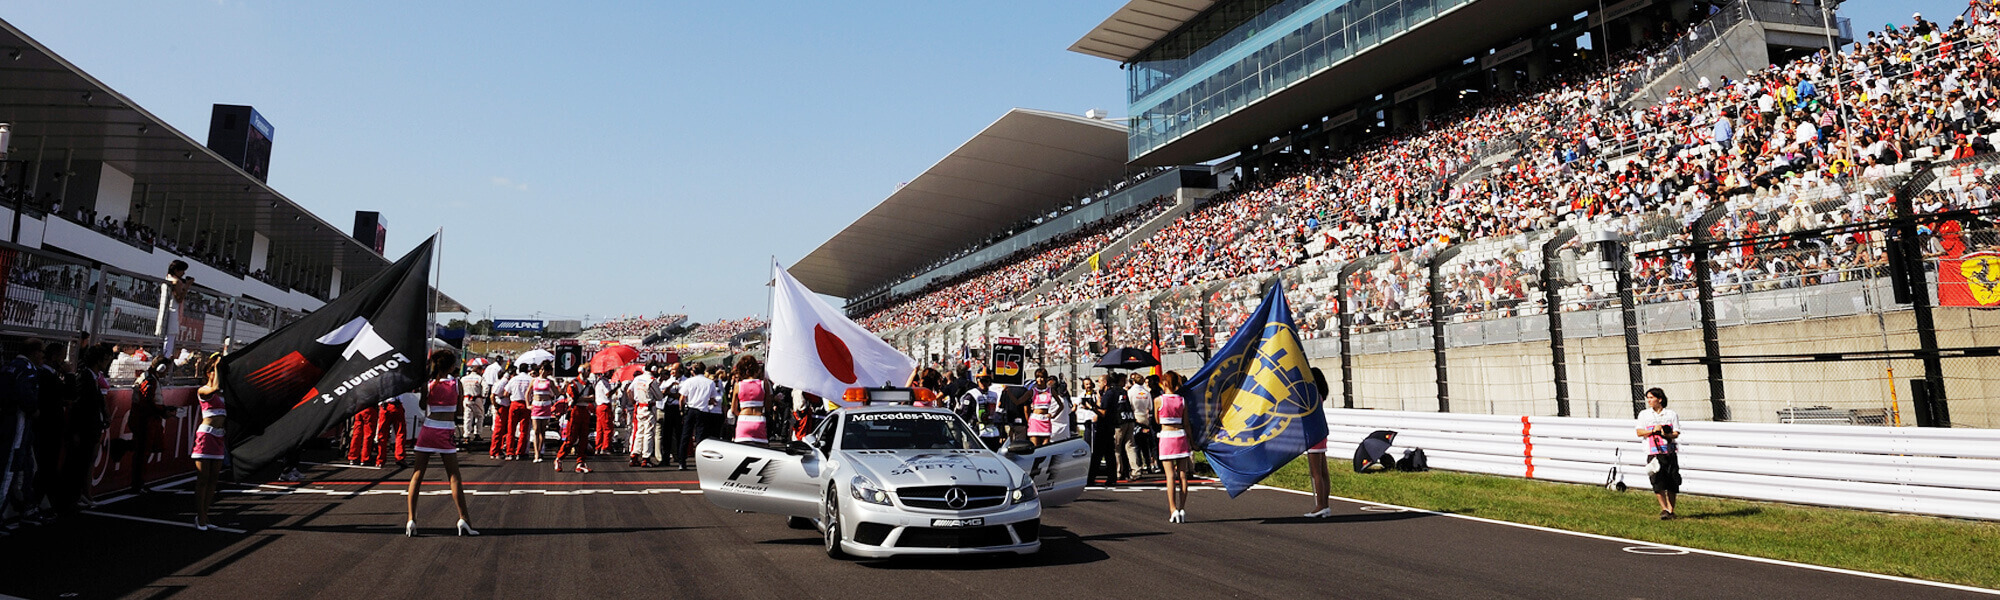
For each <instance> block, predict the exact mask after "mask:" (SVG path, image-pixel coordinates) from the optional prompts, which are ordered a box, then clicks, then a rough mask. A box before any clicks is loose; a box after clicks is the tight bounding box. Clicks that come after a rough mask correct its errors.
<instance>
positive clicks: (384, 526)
mask: <svg viewBox="0 0 2000 600" xmlns="http://www.w3.org/2000/svg"><path fill="white" fill-rule="evenodd" d="M710 527H711V526H708V525H695V526H687V527H491V526H487V527H480V528H479V537H509V536H525V535H592V534H611V533H647V532H657V531H680V530H687V529H709V528H710ZM286 531H298V532H309V533H358V534H367V535H388V536H396V537H401V536H402V535H403V526H402V525H400V524H391V523H379V524H378V523H367V524H356V525H293V526H288V527H271V528H267V529H258V530H253V531H252V532H253V533H259V532H286ZM457 535H458V534H457V533H456V532H454V531H453V530H452V529H451V527H450V526H442V527H440V526H431V527H419V528H418V529H417V537H457ZM813 543H815V544H817V543H819V542H818V540H814V542H813Z"/></svg>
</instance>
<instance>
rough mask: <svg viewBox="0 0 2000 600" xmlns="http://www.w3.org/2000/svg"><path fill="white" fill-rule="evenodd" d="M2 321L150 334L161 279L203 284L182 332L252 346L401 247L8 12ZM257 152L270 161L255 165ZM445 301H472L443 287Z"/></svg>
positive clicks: (26, 327)
mask: <svg viewBox="0 0 2000 600" xmlns="http://www.w3.org/2000/svg"><path fill="white" fill-rule="evenodd" d="M0 47H5V48H7V49H8V50H9V56H10V57H11V58H10V60H5V61H0V91H4V92H5V93H4V95H0V131H4V132H5V133H4V134H0V141H4V142H5V145H6V147H5V148H0V238H4V239H0V265H4V266H5V269H4V272H0V275H4V276H5V277H6V290H5V293H6V310H5V311H4V318H0V334H5V335H9V336H50V337H54V338H56V339H70V338H73V337H74V336H75V335H76V333H77V332H79V331H84V332H89V333H92V334H93V335H94V336H95V339H97V340H100V341H112V342H120V343H134V344H150V343H156V342H158V341H159V340H158V338H157V337H155V336H154V335H153V325H154V320H155V316H154V315H155V308H156V305H157V303H158V298H157V291H156V290H157V286H158V284H159V281H160V280H159V279H158V277H159V276H160V275H162V274H164V273H165V272H166V269H167V265H168V264H169V263H170V262H172V261H174V260H177V259H178V260H185V261H187V262H188V263H189V265H190V267H189V269H188V274H189V275H190V276H193V277H194V279H195V281H196V282H197V284H198V285H197V286H196V288H195V289H194V290H193V291H192V292H191V298H190V299H189V301H188V304H189V306H190V307H191V308H194V309H196V310H194V311H190V312H188V313H185V314H184V317H183V322H182V328H181V331H182V334H183V340H182V341H181V346H182V347H186V348H194V349H200V350H219V349H222V347H223V346H224V343H225V341H231V342H234V343H236V344H238V345H240V344H242V343H246V342H249V341H253V340H255V339H257V338H258V337H261V336H263V335H264V334H265V333H267V332H269V331H270V330H272V329H274V328H276V327H279V326H282V325H284V324H286V323H289V322H291V321H292V320H295V319H297V318H298V316H299V315H301V314H303V313H305V312H308V311H311V310H313V309H316V308H318V307H320V306H321V305H324V304H325V303H326V302H327V301H330V300H332V299H334V298H337V297H339V296H340V294H341V293H342V292H343V291H345V290H347V289H350V288H352V287H353V286H355V285H358V284H360V283H361V282H363V281H365V280H367V279H368V278H369V277H371V276H373V275H374V274H376V273H378V272H380V271H381V270H383V269H384V268H387V267H388V266H389V264H390V263H391V258H393V257H386V258H385V257H384V256H382V255H381V253H380V251H379V250H378V249H377V247H375V246H371V245H369V244H364V243H363V242H361V241H360V240H357V239H355V238H354V237H353V236H351V235H349V234H347V233H344V232H343V228H341V227H336V226H334V225H333V224H331V223H329V222H327V221H326V220H325V219H323V218H321V217H320V216H319V215H317V214H314V213H313V212H312V211H311V210H308V209H307V208H305V207H304V206H301V205H299V204H298V203H296V202H293V201H292V200H291V199H290V198H287V197H286V196H285V195H284V194H282V193H279V192H278V191H277V190H274V189H272V188H271V187H270V186H269V185H267V184H265V182H264V179H263V177H262V173H263V171H262V169H263V167H262V165H261V164H255V163H246V162H243V161H240V160H239V161H232V160H230V159H227V158H224V156H223V155H222V154H221V153H219V152H218V151H216V150H212V149H210V148H209V147H207V146H205V145H204V144H203V143H201V142H198V141H196V140H195V139H194V138H192V137H190V136H188V135H187V134H186V133H183V132H182V131H180V130H179V129H176V128H174V127H173V126H171V125H169V124H167V123H166V122H164V121H162V120H160V118H159V117H157V116H155V115H153V114H152V113H151V112H148V111H147V110H146V109H144V108H141V107H140V106H138V105H137V104H136V103H134V102H132V100H131V99H130V98H127V97H126V96H125V95H123V94H120V93H118V92H117V91H116V90H113V89H111V87H109V86H108V85H106V84H105V83H104V82H101V81H99V80H97V79H96V78H95V77H92V76H91V75H90V74H88V73H85V72H83V70H81V69H79V68H77V66H76V65H74V64H72V63H70V62H69V61H68V60H65V59H63V57H61V56H58V55H57V54H55V53H54V52H52V51H50V50H49V49H48V48H47V47H45V46H43V45H42V44H41V43H40V42H38V41H36V40H34V39H33V38H31V37H29V36H28V35H27V34H25V33H23V32H22V31H20V30H19V29H17V28H15V27H14V26H13V25H12V24H11V23H7V22H5V21H0ZM245 164H250V165H251V166H252V167H253V168H254V170H255V171H256V172H255V173H253V172H251V170H246V169H245V167H244V165H245ZM437 297H438V299H439V305H438V306H437V310H438V311H439V312H465V310H466V309H465V307H464V306H463V305H462V304H460V303H459V302H457V301H456V300H453V299H451V298H450V297H449V296H444V295H442V294H440V295H438V296H437Z"/></svg>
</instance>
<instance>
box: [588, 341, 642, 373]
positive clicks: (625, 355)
mask: <svg viewBox="0 0 2000 600" xmlns="http://www.w3.org/2000/svg"><path fill="white" fill-rule="evenodd" d="M635 360H639V350H638V349H637V348H633V347H631V346H626V345H622V344H621V345H617V346H608V347H605V348H604V349H603V350H598V351H597V354H596V355H594V356H591V357H590V372H592V373H608V372H611V371H612V370H613V369H617V368H618V367H623V366H625V365H626V364H627V363H630V362H632V361H635Z"/></svg>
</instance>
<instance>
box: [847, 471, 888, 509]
mask: <svg viewBox="0 0 2000 600" xmlns="http://www.w3.org/2000/svg"><path fill="white" fill-rule="evenodd" d="M847 489H848V492H849V493H850V494H852V495H853V496H854V499H855V500H860V501H862V502H867V503H869V504H880V505H883V506H889V505H890V502H889V492H884V491H882V490H879V489H876V488H875V485H874V484H871V483H869V482H868V480H866V479H862V478H860V477H856V478H854V481H852V482H849V483H848V484H847Z"/></svg>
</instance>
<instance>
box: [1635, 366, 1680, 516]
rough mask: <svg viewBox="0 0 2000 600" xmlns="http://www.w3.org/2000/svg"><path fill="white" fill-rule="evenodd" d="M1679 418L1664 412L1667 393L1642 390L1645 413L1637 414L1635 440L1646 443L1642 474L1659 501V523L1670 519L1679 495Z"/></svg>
mask: <svg viewBox="0 0 2000 600" xmlns="http://www.w3.org/2000/svg"><path fill="white" fill-rule="evenodd" d="M1680 426H1681V416H1680V415H1678V414H1675V413H1674V411H1673V410H1672V409H1669V408H1667V393H1666V392H1665V391H1663V390H1661V389H1660V388H1653V389H1649V390H1646V410H1643V411H1640V412H1639V427H1638V434H1639V439H1642V440H1645V441H1646V474H1647V479H1649V480H1651V481H1652V483H1653V495H1654V496H1658V497H1659V500H1660V520H1662V521H1667V520H1671V519H1673V518H1674V499H1675V496H1678V495H1679V494H1680V491H1681V462H1680V455H1679V453H1678V450H1679V446H1678V445H1677V444H1675V443H1674V440H1675V439H1676V438H1679V437H1681V431H1680Z"/></svg>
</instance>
